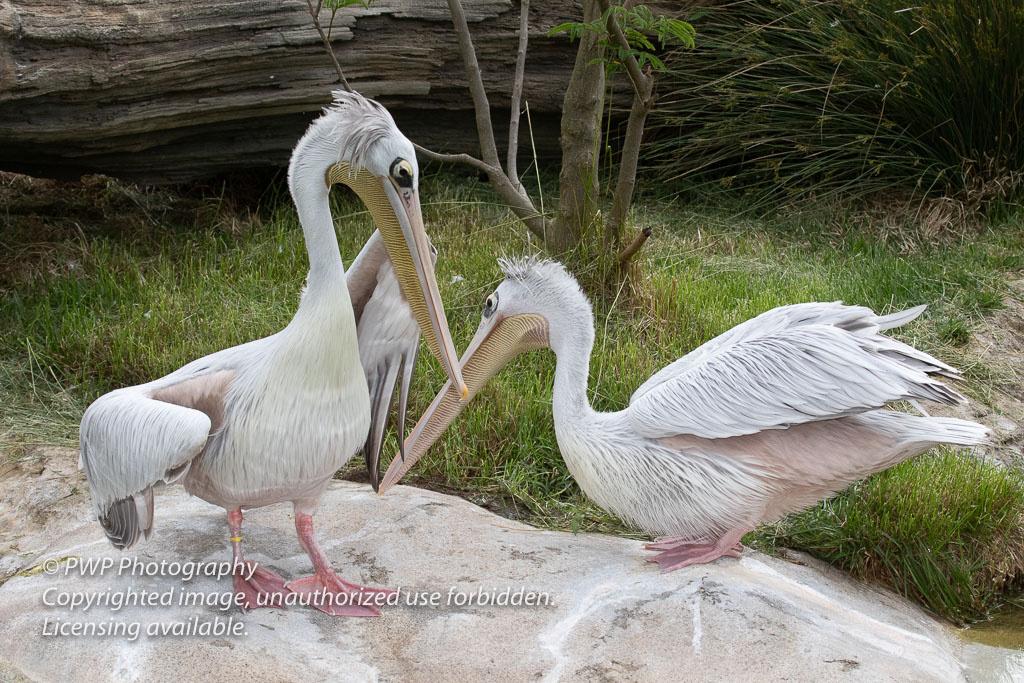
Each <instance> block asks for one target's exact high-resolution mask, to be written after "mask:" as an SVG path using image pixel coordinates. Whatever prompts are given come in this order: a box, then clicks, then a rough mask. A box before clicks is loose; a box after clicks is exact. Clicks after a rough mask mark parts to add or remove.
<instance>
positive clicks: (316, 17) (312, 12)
mask: <svg viewBox="0 0 1024 683" xmlns="http://www.w3.org/2000/svg"><path fill="white" fill-rule="evenodd" d="M323 5H324V0H319V1H318V2H317V3H316V9H313V1H312V0H306V6H307V7H309V16H311V17H313V26H315V27H316V32H317V33H319V34H320V40H322V41H323V43H324V49H325V50H327V54H329V55H330V56H331V61H332V62H334V70H335V71H337V72H338V80H340V81H341V85H342V87H343V88H345V90H347V91H349V92H352V86H351V85H349V84H348V79H347V78H345V72H343V71H342V70H341V64H339V63H338V58H337V57H336V56H334V48H332V47H331V41H330V40H328V38H327V34H326V33H324V29H323V27H322V26H321V25H320V9H321V8H322V7H323Z"/></svg>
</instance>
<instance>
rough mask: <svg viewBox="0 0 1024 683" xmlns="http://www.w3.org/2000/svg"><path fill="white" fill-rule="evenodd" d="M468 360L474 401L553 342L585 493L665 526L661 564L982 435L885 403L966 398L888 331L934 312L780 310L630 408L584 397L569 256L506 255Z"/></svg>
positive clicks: (737, 332)
mask: <svg viewBox="0 0 1024 683" xmlns="http://www.w3.org/2000/svg"><path fill="white" fill-rule="evenodd" d="M501 267H502V270H504V272H505V280H504V282H502V283H501V285H499V286H498V288H497V290H495V291H494V293H493V294H491V295H490V296H489V297H487V302H486V305H485V307H484V311H483V318H482V319H481V321H480V326H479V328H478V329H477V332H476V335H475V336H474V337H473V340H472V341H471V342H470V345H469V347H468V348H467V350H466V352H465V354H464V355H463V358H462V371H463V375H464V377H465V378H466V381H467V383H468V386H469V390H470V397H472V395H475V393H476V392H477V391H479V390H480V388H481V387H482V386H483V385H484V384H485V383H486V382H487V380H488V379H489V378H490V377H492V376H493V375H494V374H495V373H496V372H498V370H500V369H501V368H502V367H503V366H504V365H505V364H506V363H507V362H508V361H509V360H511V358H512V357H513V356H515V355H517V354H518V353H521V352H523V351H527V350H531V349H538V348H543V347H550V348H551V349H552V350H553V351H554V352H555V355H556V357H557V365H556V369H555V381H554V395H553V399H552V409H553V412H554V423H555V433H556V435H557V438H558V446H559V449H560V450H561V452H562V457H563V458H564V459H565V463H566V465H567V466H568V468H569V471H570V472H571V473H572V475H573V477H575V478H576V481H577V482H578V483H579V485H580V488H582V489H583V491H584V492H585V493H586V494H587V495H588V496H589V497H590V498H591V499H593V500H594V502H596V503H597V504H598V505H600V506H601V507H603V508H605V509H606V510H608V511H609V512H612V513H613V514H615V515H617V516H619V517H621V518H622V519H623V520H625V521H626V522H628V523H630V524H633V525H635V526H637V527H639V528H641V529H643V530H645V531H646V532H648V533H650V534H652V535H660V536H662V538H658V539H657V541H656V542H655V543H650V544H648V545H647V546H646V547H647V548H648V549H649V550H657V551H660V552H659V554H658V555H657V556H655V557H652V558H650V559H651V561H654V562H657V563H658V564H659V565H660V566H661V569H662V571H666V572H667V571H672V570H673V569H678V568H680V567H685V566H687V565H691V564H699V563H704V562H710V561H712V560H714V559H716V558H719V557H722V556H723V555H725V556H731V557H738V556H739V552H740V551H741V550H742V546H741V545H740V543H739V541H740V539H741V538H742V537H743V535H744V534H745V533H746V532H748V531H750V530H751V529H753V528H754V526H755V525H757V524H758V523H760V522H763V521H770V520H773V519H778V518H779V517H782V516H783V515H786V514H788V513H790V512H794V511H797V510H800V509H802V508H805V507H808V506H810V505H812V504H814V503H815V502H817V501H819V500H822V499H824V498H827V497H829V496H831V495H833V494H834V493H835V492H837V491H839V490H840V489H842V488H844V487H846V486H847V485H848V484H850V483H852V482H853V481H855V480H857V479H860V478H861V477H864V476H867V475H869V474H871V473H873V472H878V471H879V470H883V469H885V468H887V467H890V466H892V465H895V464H896V463H898V462H900V461H902V460H905V459H907V458H910V457H912V456H914V455H917V454H919V453H921V452H922V451H924V450H926V449H928V448H931V447H932V446H936V445H938V444H943V443H949V444H958V445H963V446H969V445H974V444H978V443H980V442H983V441H984V440H985V438H986V434H987V429H986V428H985V427H984V426H982V425H980V424H977V423H974V422H969V421H967V420H957V419H952V418H938V417H918V416H915V415H907V414H904V413H898V412H893V411H890V410H880V408H883V407H884V406H885V405H887V404H889V403H891V402H893V401H899V400H911V401H912V400H915V399H929V400H932V401H938V402H941V403H946V404H952V403H957V402H960V401H963V400H964V399H963V397H962V396H961V395H960V394H959V393H958V392H956V391H955V390H953V389H951V388H949V387H947V386H945V385H944V384H942V383H940V382H938V381H936V380H935V379H933V378H932V375H940V376H945V377H950V378H954V377H957V375H958V373H957V371H956V370H954V369H953V368H951V367H950V366H948V365H946V364H945V363H943V362H941V361H939V360H936V359H935V358H932V357H931V356H929V355H928V354H926V353H922V352H921V351H918V350H916V349H914V348H912V347H910V346H907V345H906V344H903V343H901V342H899V341H896V340H895V339H892V338H890V337H887V336H884V335H881V334H879V332H880V331H881V330H886V329H890V328H893V327H898V326H899V325H902V324H904V323H906V322H908V321H910V320H913V319H914V318H915V317H917V316H918V315H920V313H921V312H922V311H923V310H924V306H919V307H917V308H914V309H911V310H908V311H903V312H901V313H894V314H892V315H887V316H878V315H875V313H874V312H873V311H871V310H870V309H867V308H863V307H860V306H844V305H843V304H841V303H839V302H835V303H806V304H796V305H792V306H782V307H779V308H776V309H773V310H770V311H768V312H766V313H763V314H761V315H759V316H757V317H756V318H753V319H751V320H748V321H747V322H745V323H742V324H740V325H737V326H736V327H734V328H733V329H731V330H729V331H728V332H726V333H724V334H722V335H721V336H719V337H717V338H715V339H713V340H711V341H709V342H707V343H706V344H704V345H703V346H700V347H699V348H697V349H696V350H694V351H692V352H691V353H689V354H687V355H686V356H683V357H682V358H680V359H679V360H677V361H676V362H674V363H672V364H670V365H669V366H667V367H666V368H664V369H663V370H661V371H660V372H658V373H656V374H655V375H654V376H652V377H651V378H650V379H648V380H647V381H646V382H644V383H643V385H641V387H640V388H639V389H637V391H636V393H634V394H633V396H632V397H631V398H630V402H629V406H627V407H626V408H625V409H624V410H621V411H619V412H614V413H599V412H595V411H594V410H593V409H591V407H590V403H589V401H588V400H587V375H588V369H589V365H590V353H591V349H592V347H593V344H594V321H593V315H592V313H591V310H590V303H589V301H587V298H586V296H584V294H583V292H582V291H580V288H579V286H578V285H577V283H576V281H575V280H574V279H573V278H572V276H571V275H569V274H568V273H567V272H566V270H565V269H564V268H563V267H562V266H561V265H560V264H558V263H555V262H553V261H546V260H536V259H523V260H514V261H508V260H503V261H501ZM467 402H468V399H466V400H460V398H459V394H458V393H457V392H455V391H454V390H453V389H452V387H451V384H450V383H449V384H448V385H446V386H445V387H444V388H443V389H442V390H441V392H440V393H439V394H438V395H437V397H436V398H435V399H434V401H433V403H431V405H430V406H429V407H428V409H427V410H426V412H425V413H424V414H423V416H422V417H421V418H420V420H419V422H418V423H417V424H416V426H415V427H414V428H413V431H412V433H411V434H410V435H409V437H408V438H407V439H406V442H405V458H404V460H402V459H399V458H395V460H394V461H393V462H392V463H391V466H390V467H389V468H388V471H387V473H386V474H385V475H384V479H383V481H382V483H381V487H380V490H381V492H383V491H386V490H387V489H388V488H389V487H390V486H392V485H393V484H394V483H395V482H396V481H398V480H399V479H400V478H401V477H402V475H403V474H405V472H406V471H408V469H409V468H410V467H411V466H412V465H413V463H415V462H416V460H417V459H418V458H419V457H421V456H422V455H423V453H424V452H425V451H426V450H427V449H428V448H429V447H430V445H431V444H432V443H433V442H434V441H435V440H436V439H437V438H438V437H439V436H440V435H441V433H442V432H443V431H444V429H445V428H446V427H447V426H448V425H449V424H450V423H451V421H452V420H454V419H455V417H456V416H457V415H458V413H459V412H460V411H461V410H462V409H463V407H464V406H465V405H466V403H467Z"/></svg>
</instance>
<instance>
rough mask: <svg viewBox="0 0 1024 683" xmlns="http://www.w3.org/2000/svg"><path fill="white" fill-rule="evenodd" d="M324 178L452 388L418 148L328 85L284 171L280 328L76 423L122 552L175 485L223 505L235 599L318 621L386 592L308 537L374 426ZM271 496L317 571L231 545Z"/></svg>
mask: <svg viewBox="0 0 1024 683" xmlns="http://www.w3.org/2000/svg"><path fill="white" fill-rule="evenodd" d="M334 183H342V184H345V185H348V186H349V187H351V188H352V189H353V190H354V191H355V192H356V194H357V195H358V196H359V197H360V199H361V200H362V201H363V203H364V204H365V205H366V206H367V208H368V209H369V211H370V213H371V215H372V216H373V218H374V222H375V223H376V224H377V228H378V231H379V233H380V235H379V242H380V243H381V244H382V245H383V248H381V247H380V246H375V244H376V242H375V243H374V244H371V245H369V250H368V251H367V254H366V257H367V258H369V257H370V256H371V255H376V256H375V258H380V255H381V254H384V253H385V252H386V258H387V260H388V261H389V263H390V264H391V266H392V267H393V273H394V276H395V278H396V280H397V282H398V283H399V285H400V287H401V291H402V293H403V294H404V295H405V297H406V299H407V300H408V305H409V307H410V308H411V310H412V312H413V314H414V315H415V319H416V321H417V322H418V323H419V327H420V328H421V329H422V330H423V333H424V335H425V336H426V339H427V342H428V345H429V346H430V347H431V350H432V352H433V353H434V355H436V356H437V357H438V359H439V360H440V362H441V363H442V365H443V366H444V368H445V371H446V372H447V374H448V376H449V377H450V378H451V380H452V381H453V382H454V383H455V384H456V385H458V386H463V380H462V376H461V373H460V369H459V367H458V365H457V363H456V360H455V359H456V355H455V351H454V346H453V345H452V341H451V334H450V332H449V331H448V323H447V320H446V318H445V314H444V308H443V306H442V304H441V299H440V296H439V294H438V290H437V282H436V280H435V276H434V267H433V260H432V257H431V253H430V248H429V244H428V241H427V236H426V233H425V232H424V229H423V220H422V217H421V214H420V203H419V192H418V186H419V177H418V167H417V164H416V156H415V151H414V149H413V146H412V144H411V143H410V142H409V140H407V139H406V138H405V137H404V136H403V135H402V134H401V133H400V132H399V130H398V128H397V127H396V126H395V123H394V121H393V119H392V118H391V115H390V114H389V113H388V112H387V111H386V110H385V109H384V108H383V107H382V106H381V105H379V104H377V103H376V102H373V101H371V100H367V99H365V98H363V97H362V96H360V95H356V94H349V93H335V101H334V103H333V105H332V106H331V107H329V108H328V109H326V110H325V111H324V113H323V115H322V116H320V117H319V118H318V119H316V120H315V121H314V122H313V123H312V124H311V125H310V127H309V129H308V130H307V132H306V133H305V135H303V137H302V138H301V139H300V140H299V142H298V144H297V145H296V147H295V150H294V152H293V153H292V157H291V161H290V163H289V167H288V186H289V189H290V190H291V194H292V198H293V200H294V202H295V206H296V209H297V212H298V216H299V221H300V223H301V224H302V230H303V235H304V237H305V241H306V249H307V251H308V253H309V274H308V277H307V280H306V287H305V290H304V291H303V293H302V298H301V301H300V302H299V306H298V310H297V312H296V313H295V316H294V317H293V318H292V320H291V322H290V323H289V324H288V325H287V326H286V327H285V328H284V329H283V330H281V331H280V332H278V333H276V334H274V335H271V336H270V337H266V338H264V339H258V340H256V341H252V342H249V343H246V344H242V345H240V346H235V347H232V348H229V349H224V350H222V351H218V352H216V353H213V354H211V355H209V356H206V357H204V358H200V359H198V360H195V361H193V362H191V363H189V364H187V365H185V366H184V367H182V368H180V369H179V370H176V371H175V372H172V373H171V374H169V375H167V376H166V377H162V378H160V379H157V380H154V381H152V382H149V383H147V384H142V385H138V386H133V387H126V388H122V389H117V390H115V391H112V392H110V393H108V394H105V395H104V396H101V397H100V398H98V399H97V400H96V401H95V402H94V403H93V404H92V405H90V406H89V408H88V409H87V410H86V411H85V414H84V416H83V417H82V424H81V430H80V440H81V461H80V464H81V466H82V467H84V468H85V471H86V475H87V477H88V481H89V487H90V490H91V493H92V501H93V506H94V508H95V511H96V514H97V517H98V519H99V522H100V524H101V525H102V527H103V530H104V532H106V535H107V537H108V538H109V539H110V541H111V542H112V543H113V545H114V546H116V547H117V548H120V549H127V548H130V547H131V546H132V545H133V544H134V543H135V542H136V541H138V539H139V538H140V536H145V537H147V538H148V537H149V535H150V533H151V530H152V526H153V514H154V500H153V488H154V486H157V485H160V484H171V483H175V482H180V483H181V484H182V485H184V487H185V490H186V491H188V492H189V493H190V494H192V495H195V496H198V497H200V498H202V499H203V500H205V501H208V502H210V503H213V504H215V505H219V506H221V507H223V508H224V509H225V510H227V517H228V529H229V539H230V541H231V544H232V552H233V556H234V566H235V568H236V569H235V573H234V576H233V577H232V581H233V585H234V589H235V591H236V593H241V594H242V595H243V597H244V602H243V608H249V607H258V606H262V605H266V604H280V602H281V596H283V595H286V594H287V593H289V592H294V593H298V594H300V595H304V596H308V597H309V598H310V599H311V602H312V604H315V605H316V606H317V607H318V608H319V609H321V610H322V611H324V612H327V613H329V614H333V615H351V616H376V615H378V614H379V612H378V611H377V610H376V609H374V608H373V607H372V606H369V605H363V604H359V603H360V602H361V598H362V597H364V596H372V595H373V594H374V593H380V592H387V591H384V590H381V589H374V588H366V587H363V586H359V585H356V584H352V583H349V582H347V581H344V580H342V579H341V578H340V577H339V576H338V575H337V574H336V573H335V571H334V569H333V567H332V566H331V564H330V562H329V561H328V559H327V556H326V555H325V553H324V552H323V550H322V549H321V548H320V545H319V544H318V543H317V541H316V539H315V538H314V535H313V520H312V513H313V509H314V507H315V505H316V503H317V501H318V500H319V498H320V497H321V495H322V494H323V492H324V490H325V489H326V488H327V485H328V483H329V482H330V480H331V478H332V476H333V475H334V473H335V472H336V471H337V470H338V468H340V467H341V466H343V465H344V464H345V463H346V462H348V460H349V459H350V458H351V457H352V455H353V454H354V453H355V452H356V451H357V450H358V449H359V448H360V447H361V446H363V445H364V444H365V442H366V440H367V434H368V432H369V428H370V422H371V415H370V397H369V392H368V389H367V379H366V376H365V374H364V372H363V368H362V365H361V364H360V354H359V349H358V348H357V328H356V323H355V316H354V312H353V306H352V300H351V297H350V294H349V289H348V283H347V281H346V274H345V269H344V266H343V265H342V260H341V254H340V252H339V249H338V241H337V237H336V235H335V233H334V224H333V221H332V218H331V212H330V205H329V202H328V194H329V192H330V188H331V185H332V184H334ZM377 239H378V238H376V237H375V238H373V240H374V241H376V240H377ZM357 270H363V271H364V272H365V271H366V268H362V269H357ZM378 270H379V269H378ZM354 284H357V285H359V287H357V288H361V289H362V291H367V290H366V287H362V284H361V283H354ZM371 289H372V285H371ZM365 299H366V297H365V296H364V297H363V300H365ZM370 302H372V296H371V297H370V298H369V300H368V301H365V303H364V304H363V309H362V317H363V318H364V319H366V318H367V316H368V315H370V314H371V313H372V310H371V309H372V307H371V305H370ZM282 502H290V503H292V505H293V506H294V511H295V529H296V532H297V533H298V537H299V541H300V543H301V545H302V547H303V549H304V550H305V551H306V553H307V554H308V555H309V558H310V560H311V561H312V563H313V568H314V574H313V576H310V577H306V578H301V579H297V580H293V581H291V582H290V583H287V584H286V583H285V581H284V579H283V578H282V577H281V576H279V575H278V574H277V573H275V572H273V571H271V570H269V569H267V568H264V567H258V566H256V565H255V563H250V562H246V560H245V558H244V555H243V553H242V531H241V528H242V511H243V509H250V508H255V507H261V506H264V505H271V504H274V503H282ZM275 600H276V602H275Z"/></svg>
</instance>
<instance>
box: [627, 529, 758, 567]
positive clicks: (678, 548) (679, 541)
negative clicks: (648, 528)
mask: <svg viewBox="0 0 1024 683" xmlns="http://www.w3.org/2000/svg"><path fill="white" fill-rule="evenodd" d="M748 531H750V529H749V528H746V527H742V528H739V529H733V530H732V531H729V532H728V533H726V534H725V535H723V536H722V537H721V538H719V539H718V540H717V541H715V542H714V543H695V542H693V541H690V540H687V539H685V538H679V537H668V536H664V537H662V538H659V539H657V540H656V541H655V542H654V543H647V544H645V545H644V547H645V548H647V549H648V550H660V551H661V552H660V553H658V554H657V555H655V556H654V557H649V558H647V561H648V562H657V563H658V566H659V567H661V571H662V573H664V572H670V571H673V570H675V569H680V568H682V567H687V566H689V565H691V564H705V563H707V562H711V561H713V560H717V559H718V558H719V557H739V556H740V553H741V552H742V551H743V544H742V543H740V542H739V541H740V539H741V538H743V534H745V533H747V532H748Z"/></svg>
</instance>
